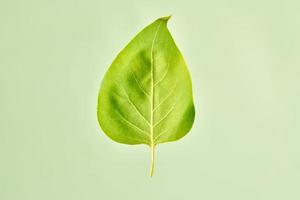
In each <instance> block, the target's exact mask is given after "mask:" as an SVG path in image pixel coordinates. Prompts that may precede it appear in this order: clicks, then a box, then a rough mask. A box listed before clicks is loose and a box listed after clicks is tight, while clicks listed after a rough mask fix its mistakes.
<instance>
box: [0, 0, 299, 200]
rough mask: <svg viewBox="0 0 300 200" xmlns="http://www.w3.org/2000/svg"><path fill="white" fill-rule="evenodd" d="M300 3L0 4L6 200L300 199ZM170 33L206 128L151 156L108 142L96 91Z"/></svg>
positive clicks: (0, 152)
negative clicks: (120, 62)
mask: <svg viewBox="0 0 300 200" xmlns="http://www.w3.org/2000/svg"><path fill="white" fill-rule="evenodd" d="M299 7H300V3H299V1H297V0H295V1H292V0H287V1H283V0H282V1H276V0H275V1H271V0H270V1H267V0H254V1H243V0H235V1H234V0H232V1H230V0H225V1H223V0H212V1H199V0H198V1H196V0H194V1H192V0H186V1H183V0H181V1H179V0H160V1H159V0H151V1H150V0H149V1H146V0H134V1H130V0H126V1H121V0H120V1H116V0H107V1H103V0H81V1H78V0H26V1H25V0H0V199H1V200H102V199H103V200H104V199H105V200H119V199H121V200H127V199H128V200H129V199H130V200H141V199H143V200H152V199H155V200H167V199H171V200H182V199H188V200H201V199H203V200H283V199H287V200H299V199H300V189H299V187H300V155H299V154H300V136H299V134H300V114H299V112H300V107H299V102H300V80H299V75H300V39H299V38H300V36H299V35H300V12H299ZM168 14H173V17H172V18H171V20H170V21H169V28H170V31H171V33H172V34H173V36H174V38H175V41H176V42H177V44H178V46H179V48H180V49H181V51H182V53H183V54H184V56H185V58H186V61H187V63H188V66H189V69H190V71H191V75H192V79H193V84H194V85H193V86H194V88H193V90H194V97H195V104H196V111H197V113H196V119H195V124H194V127H193V129H192V131H191V132H190V133H189V134H188V135H187V136H186V137H185V138H183V139H182V140H180V141H178V142H174V143H168V144H163V145H160V146H158V149H157V157H156V158H157V159H156V164H155V174H154V177H153V178H149V176H148V173H149V172H148V170H149V160H150V155H149V150H148V149H147V148H146V146H127V145H121V144H117V143H115V142H113V141H111V140H110V139H108V138H107V137H106V136H105V135H104V134H103V133H102V132H101V131H100V129H99V126H98V123H97V119H96V102H97V94H98V88H99V84H100V81H101V79H102V78H103V75H104V72H105V70H106V69H107V67H108V66H109V64H110V63H111V61H112V60H113V59H114V57H115V56H116V54H117V53H118V52H119V51H120V50H121V49H122V48H123V47H124V46H125V45H126V43H127V42H128V41H129V40H130V39H131V38H132V37H133V36H134V35H135V34H136V33H137V32H138V31H140V30H141V29H142V28H143V27H144V26H146V25H147V24H149V23H150V22H152V21H153V20H154V19H156V18H158V17H160V16H164V15H168Z"/></svg>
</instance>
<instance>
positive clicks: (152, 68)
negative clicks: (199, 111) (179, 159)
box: [150, 23, 161, 147]
mask: <svg viewBox="0 0 300 200" xmlns="http://www.w3.org/2000/svg"><path fill="white" fill-rule="evenodd" d="M160 25H161V23H159V25H158V26H157V29H156V32H155V35H154V37H153V40H152V44H151V95H150V99H151V103H150V107H151V108H150V109H151V111H150V137H151V147H153V146H154V137H153V136H154V134H153V127H154V115H153V112H154V59H153V48H154V43H155V40H156V37H157V33H158V30H159V28H160Z"/></svg>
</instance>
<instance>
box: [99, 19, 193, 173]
mask: <svg viewBox="0 0 300 200" xmlns="http://www.w3.org/2000/svg"><path fill="white" fill-rule="evenodd" d="M168 20H169V17H162V18H159V19H157V20H156V21H154V22H153V23H152V24H150V25H148V26H147V27H145V28H144V29H143V30H142V31H141V32H140V33H138V34H137V35H136V36H135V37H134V38H133V39H132V40H131V41H130V42H129V44H128V45H127V46H126V47H125V48H124V49H123V50H122V51H121V52H120V53H119V54H118V56H117V57H116V58H115V60H114V61H113V63H112V64H111V66H110V67H109V69H108V71H107V72H106V74H105V76H104V79H103V80H102V83H101V87H100V90H99V96H98V108H97V116H98V121H99V124H100V126H101V128H102V130H103V131H104V133H105V134H106V135H107V136H108V137H110V138H111V139H113V140H114V141H116V142H119V143H125V144H131V145H134V144H146V145H149V146H150V148H151V151H152V153H151V155H152V157H153V158H154V148H155V146H156V145H157V144H160V143H165V142H171V141H176V140H178V139H180V138H182V137H183V136H185V135H186V134H187V133H188V132H189V131H190V129H191V127H192V125H193V122H194V117H195V108H194V103H193V94H192V82H191V78H190V74H189V72H188V69H187V66H186V63H185V61H184V58H183V56H182V54H181V52H180V51H179V49H178V47H177V46H176V44H175V42H174V40H173V38H172V36H171V34H170V32H169V30H168V28H167V22H168ZM125 121H126V122H125ZM152 172H153V170H152V171H151V174H152Z"/></svg>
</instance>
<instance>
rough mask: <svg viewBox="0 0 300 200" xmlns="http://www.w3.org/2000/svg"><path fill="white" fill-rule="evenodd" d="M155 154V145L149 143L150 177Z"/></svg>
mask: <svg viewBox="0 0 300 200" xmlns="http://www.w3.org/2000/svg"><path fill="white" fill-rule="evenodd" d="M154 155H155V146H154V144H152V145H151V163H150V177H152V176H153V172H154V159H155V157H154Z"/></svg>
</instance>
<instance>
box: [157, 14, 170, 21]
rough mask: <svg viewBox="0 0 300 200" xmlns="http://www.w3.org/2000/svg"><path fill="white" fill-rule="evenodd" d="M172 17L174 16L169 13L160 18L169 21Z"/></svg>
mask: <svg viewBox="0 0 300 200" xmlns="http://www.w3.org/2000/svg"><path fill="white" fill-rule="evenodd" d="M171 17H172V15H168V16H164V17H161V18H159V20H163V21H165V22H168V21H169V19H170V18H171Z"/></svg>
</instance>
